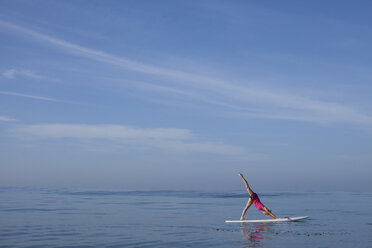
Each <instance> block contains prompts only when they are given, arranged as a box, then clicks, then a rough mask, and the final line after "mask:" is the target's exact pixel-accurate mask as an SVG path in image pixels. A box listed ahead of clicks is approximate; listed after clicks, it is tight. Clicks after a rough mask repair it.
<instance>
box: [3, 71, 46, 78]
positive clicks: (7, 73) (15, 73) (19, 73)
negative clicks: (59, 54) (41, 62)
mask: <svg viewBox="0 0 372 248" xmlns="http://www.w3.org/2000/svg"><path fill="white" fill-rule="evenodd" d="M2 75H3V76H4V77H5V78H8V79H14V78H16V77H17V76H23V77H28V78H31V79H38V80H49V78H48V77H45V76H42V75H39V74H37V73H36V72H34V71H32V70H23V69H10V70H6V71H4V72H3V73H2Z"/></svg>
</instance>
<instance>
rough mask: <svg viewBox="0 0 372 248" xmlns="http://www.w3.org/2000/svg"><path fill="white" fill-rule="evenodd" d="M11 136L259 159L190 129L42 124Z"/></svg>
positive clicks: (12, 130)
mask: <svg viewBox="0 0 372 248" xmlns="http://www.w3.org/2000/svg"><path fill="white" fill-rule="evenodd" d="M9 133H10V134H12V135H14V136H16V137H18V138H21V139H63V138H72V139H76V140H80V141H83V142H84V143H85V144H86V143H87V142H89V141H92V142H94V144H97V142H103V143H106V142H108V143H111V144H116V145H117V144H120V145H122V146H135V147H137V148H139V149H154V148H156V149H160V150H162V151H164V152H176V153H210V154H221V155H227V156H234V157H237V158H240V159H258V158H262V156H259V155H250V154H249V153H247V152H246V151H245V149H243V148H241V147H238V146H234V145H229V144H225V143H222V142H213V141H202V140H200V138H198V137H197V135H195V134H194V133H192V132H191V131H190V130H188V129H180V128H138V127H131V126H124V125H83V124H39V125H29V126H21V127H15V128H12V129H10V130H9Z"/></svg>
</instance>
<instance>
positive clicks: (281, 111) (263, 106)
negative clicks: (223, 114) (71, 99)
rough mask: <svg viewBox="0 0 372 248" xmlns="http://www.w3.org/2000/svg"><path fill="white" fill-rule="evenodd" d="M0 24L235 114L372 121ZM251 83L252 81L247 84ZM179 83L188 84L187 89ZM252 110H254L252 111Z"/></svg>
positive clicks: (297, 97) (335, 107) (323, 103)
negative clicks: (163, 81)
mask: <svg viewBox="0 0 372 248" xmlns="http://www.w3.org/2000/svg"><path fill="white" fill-rule="evenodd" d="M0 26H2V27H4V28H7V29H11V30H13V31H16V32H18V33H21V34H23V35H26V36H28V37H29V38H32V39H35V40H37V41H39V42H43V43H46V44H50V45H53V46H55V47H57V48H59V49H63V50H64V51H66V52H69V53H71V54H75V55H78V56H82V57H85V58H89V59H92V60H94V61H98V62H102V63H105V64H110V65H114V66H117V67H120V68H124V69H126V70H131V71H135V72H140V73H144V74H149V75H153V76H158V77H161V78H164V79H166V80H167V81H168V82H169V83H170V84H171V86H167V87H165V86H163V85H154V86H153V87H148V88H147V89H153V90H157V91H159V90H161V91H163V92H169V93H170V94H171V93H172V92H176V93H177V94H183V95H184V96H185V97H194V98H197V97H199V95H200V93H199V92H200V91H205V92H207V93H206V94H205V95H203V98H204V101H208V102H209V103H211V104H215V105H218V106H221V105H224V106H230V107H232V108H234V109H235V110H236V109H240V110H239V111H237V113H239V114H241V115H242V116H248V117H251V118H269V119H282V120H296V121H306V122H315V123H352V124H363V125H371V124H372V114H370V113H366V112H364V111H363V110H358V109H357V108H355V107H350V106H348V105H345V104H341V103H337V102H332V101H327V100H323V99H314V98H313V97H308V96H306V95H304V94H298V93H296V94H294V93H285V92H283V91H280V90H275V89H267V88H262V87H253V86H246V83H247V82H246V80H241V79H240V80H234V81H232V82H230V81H224V80H220V79H217V78H213V77H209V76H205V75H202V74H198V73H189V72H184V71H180V70H173V69H169V68H165V67H160V66H154V65H150V64H146V63H141V62H138V61H134V60H131V59H127V58H123V57H120V56H116V55H111V54H108V53H105V52H102V51H98V50H94V49H90V48H87V47H84V46H81V45H77V44H73V43H71V42H67V41H65V40H62V39H58V38H55V37H52V36H49V35H45V34H42V33H39V32H36V31H34V30H31V29H29V28H25V27H22V26H19V25H15V24H12V23H8V22H4V21H0ZM250 85H252V84H250ZM180 86H183V87H187V88H188V91H186V90H185V89H183V88H181V89H180V88H179V87H180ZM252 109H254V110H253V111H252Z"/></svg>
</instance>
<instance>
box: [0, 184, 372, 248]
mask: <svg viewBox="0 0 372 248" xmlns="http://www.w3.org/2000/svg"><path fill="white" fill-rule="evenodd" d="M257 193H258V194H259V196H260V198H261V200H262V202H263V203H264V204H265V205H266V206H268V207H269V208H270V209H271V210H272V211H273V213H274V214H276V215H277V216H278V217H285V216H309V219H306V220H304V221H299V222H285V223H271V224H269V223H267V224H240V223H225V220H227V219H239V217H240V214H241V211H242V209H243V207H244V206H245V204H246V202H247V200H248V194H247V193H245V191H244V190H239V191H174V190H161V191H126V190H91V189H90V190H87V189H85V190H84V189H65V188H60V189H56V188H13V187H1V188H0V247H38V248H41V247H112V248H113V247H312V248H313V247H337V248H342V247H358V248H362V247H372V213H371V210H372V208H371V207H372V204H371V203H372V193H352V192H261V193H260V192H257ZM246 218H247V219H258V218H259V219H262V218H267V217H266V216H264V215H263V214H262V213H260V212H259V211H257V210H256V209H255V208H254V206H252V207H251V208H250V209H249V210H248V211H247V214H246Z"/></svg>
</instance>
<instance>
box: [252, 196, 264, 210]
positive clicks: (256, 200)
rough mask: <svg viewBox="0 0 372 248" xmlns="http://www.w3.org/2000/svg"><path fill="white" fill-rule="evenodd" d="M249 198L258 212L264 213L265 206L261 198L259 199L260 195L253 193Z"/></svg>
mask: <svg viewBox="0 0 372 248" xmlns="http://www.w3.org/2000/svg"><path fill="white" fill-rule="evenodd" d="M249 198H250V199H251V200H252V201H253V204H254V206H255V207H256V208H257V209H258V210H260V211H263V204H262V203H261V201H260V198H258V195H257V194H256V193H253V194H252V195H251V196H250V197H249Z"/></svg>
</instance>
